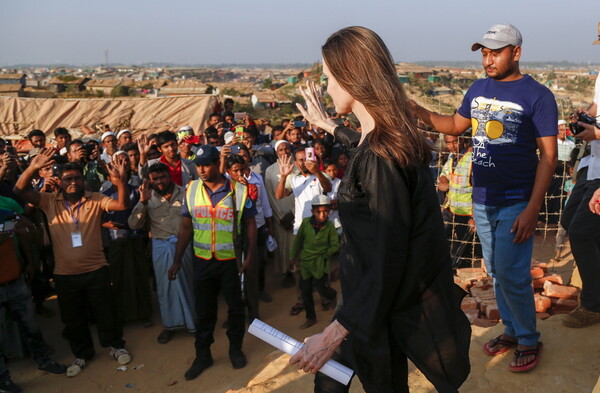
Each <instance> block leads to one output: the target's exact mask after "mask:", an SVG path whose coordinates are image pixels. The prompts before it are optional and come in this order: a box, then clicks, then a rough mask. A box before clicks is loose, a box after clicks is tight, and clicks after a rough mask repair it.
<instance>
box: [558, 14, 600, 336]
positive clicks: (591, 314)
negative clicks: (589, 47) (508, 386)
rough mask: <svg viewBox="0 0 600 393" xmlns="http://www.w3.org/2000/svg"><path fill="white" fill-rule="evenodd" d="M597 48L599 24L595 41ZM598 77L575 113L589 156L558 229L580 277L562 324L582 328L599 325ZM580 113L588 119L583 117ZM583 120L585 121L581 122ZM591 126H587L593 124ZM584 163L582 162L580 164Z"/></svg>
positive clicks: (599, 148) (599, 100) (599, 146)
mask: <svg viewBox="0 0 600 393" xmlns="http://www.w3.org/2000/svg"><path fill="white" fill-rule="evenodd" d="M592 44H593V45H598V44H600V23H598V39H597V40H596V41H594V42H593V43H592ZM599 107H600V77H597V78H596V85H595V88H594V100H593V102H592V104H591V105H590V106H589V107H588V108H587V110H586V111H585V112H584V111H580V110H578V111H577V112H576V113H575V114H574V116H573V117H574V120H575V121H577V120H579V122H578V125H579V126H580V127H583V131H581V132H579V133H577V137H578V138H581V139H583V140H584V141H586V142H589V143H590V147H591V154H590V155H589V156H588V157H586V158H584V159H583V160H581V162H580V165H579V168H577V169H578V176H577V184H576V185H575V188H574V189H573V192H572V193H571V197H570V198H569V202H567V206H565V210H564V212H563V215H562V219H561V225H562V226H563V228H565V229H566V230H567V231H569V240H570V241H571V250H572V252H573V256H574V257H575V262H576V263H577V267H578V268H579V273H580V275H581V281H582V284H583V285H582V288H581V296H580V305H579V307H577V308H576V309H575V310H574V311H573V312H571V313H570V314H569V315H567V316H566V317H565V319H564V320H563V324H564V325H565V326H568V327H573V328H582V327H587V326H591V325H595V324H597V323H600V232H599V231H598V228H600V216H599V215H598V214H594V213H593V212H592V211H591V207H594V206H595V205H597V204H598V203H600V202H598V201H597V198H596V199H594V198H595V195H594V192H595V191H596V190H597V189H598V188H600V110H599V109H600V108H599ZM583 113H585V114H587V115H589V116H590V117H586V116H584V115H582V114H583ZM583 118H586V120H585V122H584V121H583ZM594 122H595V124H588V123H594ZM584 160H585V161H584Z"/></svg>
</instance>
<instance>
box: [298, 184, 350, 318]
mask: <svg viewBox="0 0 600 393" xmlns="http://www.w3.org/2000/svg"><path fill="white" fill-rule="evenodd" d="M330 204H331V202H330V200H329V198H328V197H326V196H325V195H317V196H315V197H314V198H313V199H312V201H311V205H312V210H311V212H312V216H310V217H307V218H305V219H304V220H302V224H301V225H300V228H299V229H298V234H297V235H296V237H295V238H294V243H293V244H292V252H291V265H292V267H293V266H295V265H298V263H299V264H300V275H301V280H300V290H301V291H302V301H303V302H304V309H305V310H306V322H304V324H302V326H300V329H306V328H309V327H311V326H313V325H314V324H316V323H317V316H316V313H315V304H314V300H313V294H312V291H313V282H314V284H315V287H316V289H317V291H318V292H319V295H321V297H322V298H323V299H327V300H328V301H329V303H328V304H329V306H330V307H335V299H336V296H337V292H336V290H335V289H333V288H331V287H330V286H329V276H328V275H329V259H330V257H331V255H332V254H333V253H335V252H337V251H338V249H339V248H340V243H339V240H338V235H337V233H336V231H335V227H334V225H333V223H332V222H331V221H329V220H328V218H329V212H330V210H331V206H330ZM328 308H329V307H328Z"/></svg>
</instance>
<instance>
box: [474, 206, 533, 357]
mask: <svg viewBox="0 0 600 393" xmlns="http://www.w3.org/2000/svg"><path fill="white" fill-rule="evenodd" d="M525 206H527V202H518V203H515V204H514V205H510V206H503V207H496V206H486V205H481V204H477V203H475V204H473V208H474V209H473V210H474V212H473V216H474V219H475V224H476V226H477V235H478V236H479V240H480V241H481V247H482V250H483V258H484V260H485V267H486V269H487V272H488V274H489V275H490V276H492V277H493V278H494V291H495V293H496V302H497V303H498V311H500V317H501V318H502V323H503V324H504V326H505V328H504V334H506V335H508V336H510V337H516V338H517V339H518V341H519V344H521V345H535V344H536V343H537V341H538V339H539V337H540V334H539V333H538V332H537V331H536V317H535V304H534V300H533V288H532V286H531V256H532V254H533V240H534V238H533V236H532V237H531V239H529V240H527V241H526V242H524V243H513V239H514V237H515V235H516V233H510V230H511V228H512V226H513V224H514V222H515V219H516V218H517V216H518V215H519V214H520V213H521V212H522V211H523V209H525Z"/></svg>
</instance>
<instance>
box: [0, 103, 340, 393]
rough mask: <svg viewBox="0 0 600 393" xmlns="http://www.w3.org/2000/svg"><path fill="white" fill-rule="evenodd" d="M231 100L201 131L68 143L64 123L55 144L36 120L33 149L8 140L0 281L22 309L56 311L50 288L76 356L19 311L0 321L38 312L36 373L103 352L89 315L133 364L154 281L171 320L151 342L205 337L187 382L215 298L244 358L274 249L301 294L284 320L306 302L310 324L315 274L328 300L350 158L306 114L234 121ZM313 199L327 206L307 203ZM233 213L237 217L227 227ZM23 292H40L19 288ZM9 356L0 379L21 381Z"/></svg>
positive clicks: (328, 303) (75, 367)
mask: <svg viewBox="0 0 600 393" xmlns="http://www.w3.org/2000/svg"><path fill="white" fill-rule="evenodd" d="M224 104H225V110H223V111H220V112H215V113H212V114H211V115H210V116H209V119H208V127H207V128H206V129H204V130H198V131H197V132H195V131H194V130H193V129H192V128H191V127H189V126H184V127H182V128H181V129H179V130H176V131H175V132H172V131H163V132H160V133H157V134H152V135H146V134H143V133H141V134H140V135H136V136H135V137H134V136H133V133H132V132H131V131H129V130H126V129H123V130H115V131H112V130H111V129H110V128H109V127H106V128H105V130H104V132H103V133H102V134H101V135H100V136H99V138H97V139H95V138H94V137H93V136H85V137H83V138H77V139H73V138H72V135H71V133H72V132H70V131H69V130H67V129H66V128H62V127H59V128H57V129H56V130H54V131H53V137H54V138H53V140H51V141H48V140H47V134H46V133H44V132H42V131H41V130H33V131H31V132H29V134H28V135H27V139H28V141H29V143H30V144H31V146H32V148H31V149H29V150H28V151H25V152H17V151H16V149H15V148H14V147H13V146H12V145H11V144H10V143H9V142H7V141H5V140H0V154H1V155H2V162H1V166H0V176H1V178H2V181H1V182H0V192H1V195H2V197H1V198H2V202H3V203H2V205H1V208H2V209H4V210H2V212H3V213H5V215H3V216H2V217H3V222H7V223H8V222H13V221H14V222H15V223H16V228H17V230H15V231H14V234H15V236H11V235H12V234H13V232H12V231H8V230H6V231H3V232H2V233H3V238H2V240H3V243H2V245H3V247H4V248H8V247H9V245H10V247H11V250H12V253H10V254H9V255H10V258H11V262H12V264H13V265H11V266H13V269H12V270H13V274H12V275H9V277H8V278H6V279H5V278H0V280H1V281H2V282H1V283H0V284H2V283H3V284H2V285H7V286H10V287H11V288H12V287H13V286H14V287H15V288H17V287H18V288H19V289H20V293H21V294H22V295H21V298H19V299H13V301H16V302H17V303H18V304H21V303H23V304H21V306H22V307H23V309H24V310H27V307H26V305H27V304H28V302H31V301H32V302H33V304H34V305H35V311H36V312H37V313H38V314H40V315H45V316H51V315H52V311H51V310H50V309H49V308H47V307H45V306H44V304H43V303H44V300H45V299H46V298H47V297H48V296H50V295H51V294H54V293H56V294H57V296H58V301H59V306H60V314H61V319H62V322H63V323H64V325H65V333H64V337H65V338H66V339H67V341H68V342H69V345H70V347H71V350H72V352H73V355H74V356H75V359H74V361H73V362H72V364H70V365H69V366H68V367H64V366H61V365H59V364H57V363H55V362H53V361H51V360H50V359H49V358H48V356H47V355H45V354H42V349H43V348H45V347H44V343H43V339H42V338H41V335H40V333H39V328H38V327H37V325H36V324H35V318H34V315H33V314H32V313H28V314H27V315H12V308H10V309H11V313H9V312H7V313H6V314H3V318H7V320H6V321H3V323H12V322H16V321H19V323H20V322H21V321H29V323H25V324H24V325H23V326H22V327H21V331H22V332H23V333H24V334H26V335H27V334H34V333H36V332H37V333H36V334H38V336H39V338H38V339H37V340H38V341H39V342H36V341H33V342H32V343H33V344H35V345H36V346H37V347H35V348H38V347H39V349H37V351H38V352H39V353H40V354H39V355H38V354H37V353H38V352H34V351H35V350H36V349H35V348H34V347H31V346H30V345H29V341H28V340H26V344H27V345H28V348H29V350H30V351H31V352H32V353H33V354H34V357H35V359H36V361H37V362H38V367H39V368H40V369H42V370H45V371H49V372H52V373H55V374H61V373H66V374H67V375H68V376H70V377H73V376H76V375H77V374H79V373H80V372H81V371H82V370H83V369H84V368H85V367H86V366H87V364H88V363H89V361H90V360H91V359H92V358H93V356H94V353H95V350H94V347H93V344H92V341H91V335H90V330H89V325H90V321H91V320H92V318H93V321H95V322H96V327H97V330H98V334H99V339H100V344H101V345H102V346H104V347H109V348H110V351H109V352H110V355H111V356H113V357H114V358H115V360H117V361H118V362H119V363H120V364H127V363H128V362H129V361H130V360H131V355H130V354H129V352H128V351H127V350H126V349H125V341H124V340H123V337H122V325H123V324H124V323H128V322H133V321H141V322H142V324H143V325H144V326H152V324H153V320H152V307H153V305H152V301H151V299H152V290H153V288H154V289H155V291H156V293H157V298H158V307H159V311H160V317H161V323H162V324H163V326H164V329H163V330H162V332H161V333H160V335H159V336H158V337H157V341H158V343H160V344H166V343H168V342H169V341H170V340H171V338H172V337H173V335H174V334H176V332H177V331H180V330H181V331H189V332H192V333H194V334H195V335H196V353H197V356H196V362H194V364H193V365H192V367H191V368H190V370H189V371H188V372H187V373H186V378H188V379H193V378H195V377H196V376H197V375H199V373H200V372H202V371H203V370H204V368H206V367H207V366H208V365H209V364H211V363H212V358H211V356H210V350H209V347H210V344H211V343H212V332H213V330H214V325H215V323H216V311H217V310H216V296H217V295H218V294H219V292H223V293H224V294H225V298H226V300H227V303H228V307H229V311H228V320H227V322H226V324H225V327H226V328H227V335H228V337H229V339H230V346H231V350H230V357H231V362H232V365H233V367H235V368H241V367H244V366H245V364H246V359H245V355H244V354H243V352H242V340H243V335H244V331H245V327H244V324H245V323H246V320H247V319H246V317H245V316H246V315H247V318H248V320H249V321H251V320H252V319H254V318H258V317H259V302H271V301H272V297H271V295H270V294H269V291H268V288H266V279H265V276H266V274H267V272H266V265H267V259H268V256H267V253H269V254H271V255H272V259H273V269H272V270H274V271H276V272H279V273H280V274H281V282H282V285H283V286H284V287H290V286H294V285H296V286H297V288H298V297H297V302H296V303H295V304H290V307H291V311H290V314H292V315H296V314H298V313H300V312H302V311H303V310H304V309H305V308H306V314H307V320H306V321H305V323H304V324H303V325H302V327H303V328H307V327H309V326H312V325H313V324H314V323H316V315H315V311H314V305H311V304H309V300H307V299H308V293H312V290H311V292H307V291H308V289H307V288H309V287H310V288H312V282H311V278H313V279H314V283H315V286H316V287H317V288H318V289H319V291H320V292H321V293H323V292H322V291H323V290H324V289H326V290H328V291H329V292H327V295H326V296H325V295H324V297H323V299H322V304H321V305H322V308H323V310H328V309H332V308H333V307H334V306H335V300H336V299H335V297H336V296H335V291H334V290H333V289H332V288H331V287H330V286H329V281H328V280H329V278H328V274H329V270H330V259H331V256H332V255H333V254H334V253H335V252H336V251H337V249H338V248H339V245H338V244H339V235H340V234H341V224H340V221H339V219H338V218H336V217H337V216H336V214H335V213H332V214H329V212H330V211H335V210H334V209H335V199H336V190H337V186H339V183H340V177H341V176H343V173H344V170H345V168H346V166H347V163H348V156H349V153H348V152H347V151H346V150H345V149H343V148H341V147H340V146H339V144H335V143H334V141H333V138H330V137H327V136H326V135H325V134H324V133H323V132H321V133H319V131H318V130H317V129H316V128H315V127H312V126H311V125H310V124H307V123H306V122H305V121H303V118H302V116H297V117H295V118H294V119H284V120H283V121H281V122H280V124H277V125H275V126H271V125H270V124H269V122H267V121H265V120H264V119H261V120H253V119H252V117H251V116H250V115H247V116H245V118H243V119H235V115H234V113H233V112H231V110H232V109H233V108H232V104H233V102H232V101H231V100H226V101H225V103H224ZM265 130H268V132H265ZM281 179H283V180H281ZM317 179H318V180H317ZM203 189H204V190H206V191H207V192H208V193H207V192H205V191H204V190H203ZM325 194H326V195H325ZM232 197H233V200H230V198H232ZM315 197H316V198H319V197H322V198H325V200H323V199H318V200H317V202H315V203H314V204H313V199H314V198H315ZM313 205H314V206H313ZM315 209H317V210H318V211H319V215H318V216H317V215H315V214H313V211H315ZM323 210H326V212H325V213H323ZM233 216H235V217H236V219H237V220H238V221H235V224H234V225H231V222H230V221H231V220H230V218H231V217H233ZM313 216H314V217H313ZM311 217H312V218H311ZM328 217H329V218H330V220H329V219H328ZM304 221H306V223H305V225H304V227H306V228H313V226H312V225H313V224H314V228H317V229H316V230H317V231H319V230H320V229H321V228H323V231H321V232H320V234H319V235H318V236H316V237H315V236H308V235H307V236H306V238H305V239H304V240H301V239H302V238H301V237H297V238H296V241H294V237H295V236H294V234H295V233H296V232H297V231H298V230H299V229H300V228H301V224H302V223H303V222H304ZM325 224H328V225H325ZM3 225H4V224H3ZM3 228H4V226H3ZM6 228H8V224H6ZM21 228H25V229H26V230H27V232H26V236H21V234H22V232H23V231H22V230H21ZM303 231H304V232H306V233H307V234H308V230H307V229H303ZM232 232H236V236H233V237H234V238H235V239H232V238H230V236H231V233H232ZM24 235H25V234H24ZM5 238H6V239H9V238H12V239H13V240H14V242H13V240H11V241H10V242H4V239H5ZM32 240H35V241H32ZM234 244H235V247H233V245H234ZM31 245H33V247H31ZM230 245H231V247H230ZM323 247H325V249H324V248H323ZM292 253H295V254H294V255H293V256H292ZM225 261H228V262H227V263H225ZM200 266H202V267H200ZM223 269H225V270H223ZM307 269H308V270H307ZM302 271H304V272H310V273H305V274H301V272H302ZM242 277H243V278H242ZM241 280H243V282H244V284H243V285H244V287H243V289H242V287H241V285H240V284H241ZM28 288H29V289H28ZM302 288H304V292H303V291H302ZM323 288H324V289H323ZM28 291H30V292H31V294H33V297H32V298H30V296H29V295H26V296H25V294H27V293H28ZM311 300H312V297H311ZM3 304H4V303H3ZM305 304H307V306H306V307H305ZM29 311H31V310H29ZM11 315H12V316H11ZM13 319H14V321H13ZM36 337H37V336H36ZM2 365H3V369H2V370H0V375H1V378H2V381H1V382H2V383H3V384H12V382H10V381H11V380H10V374H9V373H8V370H7V368H6V367H5V365H4V363H2ZM2 386H3V389H4V385H2ZM7 386H8V385H7ZM15 386H16V385H15ZM15 389H17V388H15ZM15 391H18V390H15Z"/></svg>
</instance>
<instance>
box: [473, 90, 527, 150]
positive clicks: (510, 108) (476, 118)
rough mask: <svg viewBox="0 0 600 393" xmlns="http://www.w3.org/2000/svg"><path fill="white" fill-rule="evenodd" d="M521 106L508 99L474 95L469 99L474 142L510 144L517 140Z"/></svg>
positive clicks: (521, 113)
mask: <svg viewBox="0 0 600 393" xmlns="http://www.w3.org/2000/svg"><path fill="white" fill-rule="evenodd" d="M522 116H523V107H522V106H521V105H519V104H516V103H514V102H510V101H498V100H496V99H495V98H485V97H481V96H479V97H476V98H474V99H473V101H471V127H472V132H473V139H474V141H473V142H474V143H475V140H476V141H477V142H483V143H490V144H493V145H512V144H514V143H515V142H516V141H517V130H518V129H519V126H520V125H521V117H522Z"/></svg>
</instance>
